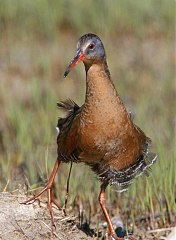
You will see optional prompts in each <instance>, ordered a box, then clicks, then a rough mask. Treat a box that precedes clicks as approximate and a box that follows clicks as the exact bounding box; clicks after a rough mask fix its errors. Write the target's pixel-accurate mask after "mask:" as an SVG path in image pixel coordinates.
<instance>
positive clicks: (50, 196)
mask: <svg viewBox="0 0 176 240" xmlns="http://www.w3.org/2000/svg"><path fill="white" fill-rule="evenodd" d="M44 192H47V195H48V202H47V205H48V208H49V211H50V215H51V222H52V225H53V226H55V224H54V213H53V208H52V203H53V204H54V205H56V207H57V208H58V209H59V210H61V207H60V206H59V204H58V202H57V201H56V199H55V198H54V195H53V193H52V186H50V184H48V185H47V186H46V187H45V188H43V189H42V191H41V192H39V193H38V194H36V195H35V196H34V197H31V198H30V199H28V200H27V201H25V202H23V203H24V204H30V202H32V201H35V200H36V199H37V198H38V197H39V196H41V195H42V194H43V193H44Z"/></svg>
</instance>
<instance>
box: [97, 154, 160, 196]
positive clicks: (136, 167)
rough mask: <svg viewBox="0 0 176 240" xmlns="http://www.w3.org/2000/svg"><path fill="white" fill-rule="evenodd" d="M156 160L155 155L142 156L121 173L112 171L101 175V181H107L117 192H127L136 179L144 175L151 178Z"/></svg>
mask: <svg viewBox="0 0 176 240" xmlns="http://www.w3.org/2000/svg"><path fill="white" fill-rule="evenodd" d="M156 159H157V155H156V154H155V153H151V152H148V153H147V154H146V155H145V156H141V157H140V158H139V160H138V161H137V162H136V163H135V164H133V165H131V166H129V167H127V168H125V169H123V170H121V171H117V170H114V169H110V170H108V171H106V172H104V173H102V174H100V175H99V179H100V180H105V179H106V180H107V181H108V182H109V183H110V185H113V190H115V191H117V192H123V191H126V190H127V189H128V187H129V185H131V184H132V183H133V181H134V179H135V178H136V177H138V176H141V175H142V174H145V175H146V176H149V171H150V170H151V169H150V167H151V166H152V165H153V164H154V163H155V161H156Z"/></svg>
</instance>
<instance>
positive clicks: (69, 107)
mask: <svg viewBox="0 0 176 240" xmlns="http://www.w3.org/2000/svg"><path fill="white" fill-rule="evenodd" d="M57 107H58V108H61V109H63V110H65V111H68V112H71V113H74V112H75V111H77V110H78V109H79V106H78V105H77V104H76V103H75V102H74V101H73V100H71V99H67V100H65V101H61V102H58V103H57Z"/></svg>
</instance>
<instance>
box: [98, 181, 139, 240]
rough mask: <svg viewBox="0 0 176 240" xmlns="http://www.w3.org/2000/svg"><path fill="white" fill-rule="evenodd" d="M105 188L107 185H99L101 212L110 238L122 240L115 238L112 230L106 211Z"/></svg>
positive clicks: (133, 239)
mask: <svg viewBox="0 0 176 240" xmlns="http://www.w3.org/2000/svg"><path fill="white" fill-rule="evenodd" d="M106 187H107V184H104V183H103V184H102V185H101V190H100V195H99V203H100V206H101V209H102V210H103V213H104V216H105V219H106V221H107V224H108V228H109V233H110V236H111V238H112V239H114V240H122V239H124V238H119V237H117V236H116V233H115V230H114V228H113V225H112V222H111V219H110V217H109V214H108V212H107V209H106V198H105V189H106ZM127 239H131V240H136V238H134V237H132V236H129V237H127Z"/></svg>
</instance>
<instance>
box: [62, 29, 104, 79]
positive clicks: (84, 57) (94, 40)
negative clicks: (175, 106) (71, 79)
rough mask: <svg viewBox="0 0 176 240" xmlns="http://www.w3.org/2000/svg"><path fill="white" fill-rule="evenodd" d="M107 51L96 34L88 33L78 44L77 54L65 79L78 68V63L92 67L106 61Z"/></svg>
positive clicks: (68, 68)
mask: <svg viewBox="0 0 176 240" xmlns="http://www.w3.org/2000/svg"><path fill="white" fill-rule="evenodd" d="M105 57H106V55H105V49H104V46H103V43H102V42H101V40H100V38H99V37H98V36H96V35H95V34H92V33H88V34H85V35H83V36H82V37H81V38H80V39H79V40H78V43H77V52H76V54H75V56H74V57H73V59H72V61H71V62H70V64H69V65H68V67H67V69H66V71H65V73H64V77H66V76H67V75H68V73H69V72H70V71H71V70H72V69H73V68H74V67H75V66H76V64H77V63H78V62H81V61H82V62H84V64H85V65H89V66H90V65H92V64H93V63H96V62H101V61H103V60H104V59H105Z"/></svg>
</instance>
